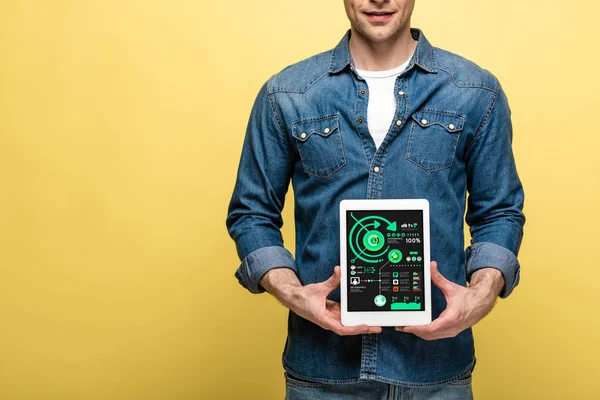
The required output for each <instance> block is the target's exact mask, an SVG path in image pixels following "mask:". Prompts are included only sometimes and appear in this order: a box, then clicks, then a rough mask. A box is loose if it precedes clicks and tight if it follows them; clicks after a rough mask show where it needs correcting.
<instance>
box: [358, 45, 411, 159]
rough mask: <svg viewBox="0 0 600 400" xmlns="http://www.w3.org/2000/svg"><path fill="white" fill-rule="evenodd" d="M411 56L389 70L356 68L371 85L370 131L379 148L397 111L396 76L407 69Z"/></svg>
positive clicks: (368, 111) (368, 116)
mask: <svg viewBox="0 0 600 400" xmlns="http://www.w3.org/2000/svg"><path fill="white" fill-rule="evenodd" d="M411 58H412V55H411V57H409V58H408V60H406V61H405V62H404V63H403V64H402V65H400V66H399V67H396V68H394V69H390V70H387V71H364V70H362V69H357V70H356V72H358V74H359V75H360V76H361V77H363V78H364V79H365V80H366V81H367V85H368V86H369V105H368V108H367V122H368V125H369V133H371V136H373V140H374V141H375V146H376V147H377V148H379V146H380V145H381V143H382V142H383V139H384V138H385V136H386V135H387V133H388V130H389V129H390V125H391V123H392V120H393V119H394V114H395V113H396V96H395V93H394V86H395V84H396V77H397V76H398V75H400V74H401V73H402V72H403V71H404V70H405V69H406V67H407V66H408V63H409V62H410V59H411Z"/></svg>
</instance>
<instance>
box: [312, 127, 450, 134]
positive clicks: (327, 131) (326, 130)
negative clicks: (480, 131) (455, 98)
mask: <svg viewBox="0 0 600 400" xmlns="http://www.w3.org/2000/svg"><path fill="white" fill-rule="evenodd" d="M450 129H452V128H450ZM323 132H325V134H326V135H327V134H328V133H329V132H330V130H329V128H325V130H324V131H323Z"/></svg>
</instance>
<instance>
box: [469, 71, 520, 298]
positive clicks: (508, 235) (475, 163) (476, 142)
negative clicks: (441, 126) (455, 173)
mask: <svg viewBox="0 0 600 400" xmlns="http://www.w3.org/2000/svg"><path fill="white" fill-rule="evenodd" d="M497 87H498V91H497V93H495V95H494V96H493V97H492V100H491V103H490V105H489V107H488V112H487V113H486V115H485V117H484V121H482V123H481V125H480V129H479V132H478V133H477V134H476V135H475V137H474V139H472V140H471V142H470V143H469V144H468V145H467V148H466V153H465V159H466V165H467V190H468V192H469V200H468V208H467V214H466V222H467V224H468V225H469V228H470V232H471V245H470V246H469V247H468V248H467V249H466V250H465V255H466V272H467V280H469V281H470V279H471V275H472V274H473V273H474V272H475V271H477V270H479V269H481V268H487V267H491V268H496V269H498V270H499V271H500V272H502V276H503V277H504V283H505V285H504V288H503V289H502V292H501V293H500V297H502V298H506V297H508V296H509V295H510V294H511V292H512V291H513V289H514V288H515V287H516V286H517V285H518V283H519V279H520V264H519V261H518V259H517V256H518V253H519V248H520V246H521V241H522V238H523V226H524V224H525V215H524V214H523V205H524V192H523V186H522V184H521V181H520V179H519V175H518V173H517V168H516V164H515V159H514V155H513V151H512V123H511V111H510V108H509V105H508V101H507V98H506V95H505V93H504V91H503V89H502V86H501V85H500V83H498V82H497Z"/></svg>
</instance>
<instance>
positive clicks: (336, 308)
mask: <svg viewBox="0 0 600 400" xmlns="http://www.w3.org/2000/svg"><path fill="white" fill-rule="evenodd" d="M326 307H327V308H328V309H329V310H330V311H331V312H333V313H335V314H337V315H340V313H341V312H342V309H341V307H340V303H338V302H337V301H333V300H329V299H327V306H326Z"/></svg>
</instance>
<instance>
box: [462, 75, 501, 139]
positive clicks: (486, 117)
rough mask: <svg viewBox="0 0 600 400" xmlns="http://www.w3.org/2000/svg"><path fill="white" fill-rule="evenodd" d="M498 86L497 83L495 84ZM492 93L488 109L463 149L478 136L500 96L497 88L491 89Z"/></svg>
mask: <svg viewBox="0 0 600 400" xmlns="http://www.w3.org/2000/svg"><path fill="white" fill-rule="evenodd" d="M495 81H496V84H498V83H499V82H498V79H495ZM496 86H498V85H496ZM492 92H493V93H494V95H493V96H492V100H491V101H490V105H489V106H488V109H487V111H486V113H485V115H484V116H483V119H482V120H481V123H480V124H479V127H478V128H477V131H476V132H475V135H474V136H473V138H472V139H471V140H470V141H469V143H467V144H466V145H465V149H468V148H469V147H471V145H472V144H473V143H474V142H475V141H476V140H477V139H478V138H479V136H480V134H481V131H483V128H484V126H485V125H486V124H487V122H488V120H489V117H490V115H491V114H492V111H493V110H494V108H495V106H496V103H497V100H498V97H500V91H499V90H493V91H492Z"/></svg>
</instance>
